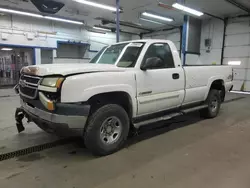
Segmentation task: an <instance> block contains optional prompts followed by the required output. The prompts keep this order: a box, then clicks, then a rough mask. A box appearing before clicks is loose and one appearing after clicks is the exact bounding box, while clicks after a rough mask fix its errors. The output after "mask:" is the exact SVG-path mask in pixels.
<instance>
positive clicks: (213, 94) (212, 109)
mask: <svg viewBox="0 0 250 188" xmlns="http://www.w3.org/2000/svg"><path fill="white" fill-rule="evenodd" d="M205 104H208V107H207V108H205V109H202V110H201V111H200V114H201V117H204V118H214V117H216V116H217V115H218V113H219V111H220V106H221V95H220V92H219V90H216V89H211V90H210V92H209V94H208V97H207V100H206V101H205Z"/></svg>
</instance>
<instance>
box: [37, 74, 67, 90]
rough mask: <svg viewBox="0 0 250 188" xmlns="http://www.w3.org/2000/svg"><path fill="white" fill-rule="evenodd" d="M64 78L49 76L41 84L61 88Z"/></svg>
mask: <svg viewBox="0 0 250 188" xmlns="http://www.w3.org/2000/svg"><path fill="white" fill-rule="evenodd" d="M63 80H64V78H62V77H48V78H44V79H43V80H42V83H41V85H43V86H47V87H56V88H60V87H61V85H62V82H63Z"/></svg>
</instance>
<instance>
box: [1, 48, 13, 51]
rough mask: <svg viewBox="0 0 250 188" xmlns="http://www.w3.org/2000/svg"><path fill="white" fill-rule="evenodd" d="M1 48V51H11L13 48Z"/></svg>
mask: <svg viewBox="0 0 250 188" xmlns="http://www.w3.org/2000/svg"><path fill="white" fill-rule="evenodd" d="M1 50H2V51H12V50H13V49H12V48H2V49H1Z"/></svg>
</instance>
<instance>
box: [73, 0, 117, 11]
mask: <svg viewBox="0 0 250 188" xmlns="http://www.w3.org/2000/svg"><path fill="white" fill-rule="evenodd" d="M73 1H75V2H78V3H82V4H85V5H89V6H93V7H97V8H101V9H105V10H110V11H112V12H115V11H116V7H113V6H109V5H104V4H101V3H96V2H92V1H86V0H73Z"/></svg>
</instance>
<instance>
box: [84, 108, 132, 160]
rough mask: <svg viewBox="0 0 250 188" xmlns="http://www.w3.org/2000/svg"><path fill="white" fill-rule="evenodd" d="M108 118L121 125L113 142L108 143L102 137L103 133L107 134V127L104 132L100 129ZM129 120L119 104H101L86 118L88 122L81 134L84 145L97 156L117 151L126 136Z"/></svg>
mask: <svg viewBox="0 0 250 188" xmlns="http://www.w3.org/2000/svg"><path fill="white" fill-rule="evenodd" d="M109 118H114V119H115V120H117V121H119V123H118V124H120V125H119V126H121V130H120V133H119V134H118V135H119V137H118V138H117V140H115V141H114V142H113V143H108V141H107V139H106V140H105V138H103V137H102V135H103V134H108V133H107V129H105V133H102V132H103V131H102V130H103V126H104V124H105V122H108V121H109V120H108V119H109ZM111 121H113V120H111ZM129 122H130V121H129V117H128V114H127V112H126V111H125V110H124V108H122V107H121V106H119V105H117V104H107V105H104V106H101V107H100V108H98V109H96V111H95V112H93V113H92V114H91V115H90V117H89V119H88V123H87V125H86V128H85V131H84V135H83V136H84V142H85V145H86V147H87V148H88V149H89V150H90V151H91V152H92V153H93V154H94V155H98V156H104V155H109V154H112V153H114V152H116V151H118V150H119V149H120V148H121V147H122V146H123V144H124V143H125V141H126V139H127V137H128V133H129ZM108 123H110V122H108ZM108 125H110V124H108ZM117 127H118V126H117ZM110 134H112V133H110ZM111 137H112V136H111ZM109 138H110V136H109ZM112 138H113V137H112ZM112 138H111V139H112Z"/></svg>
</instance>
